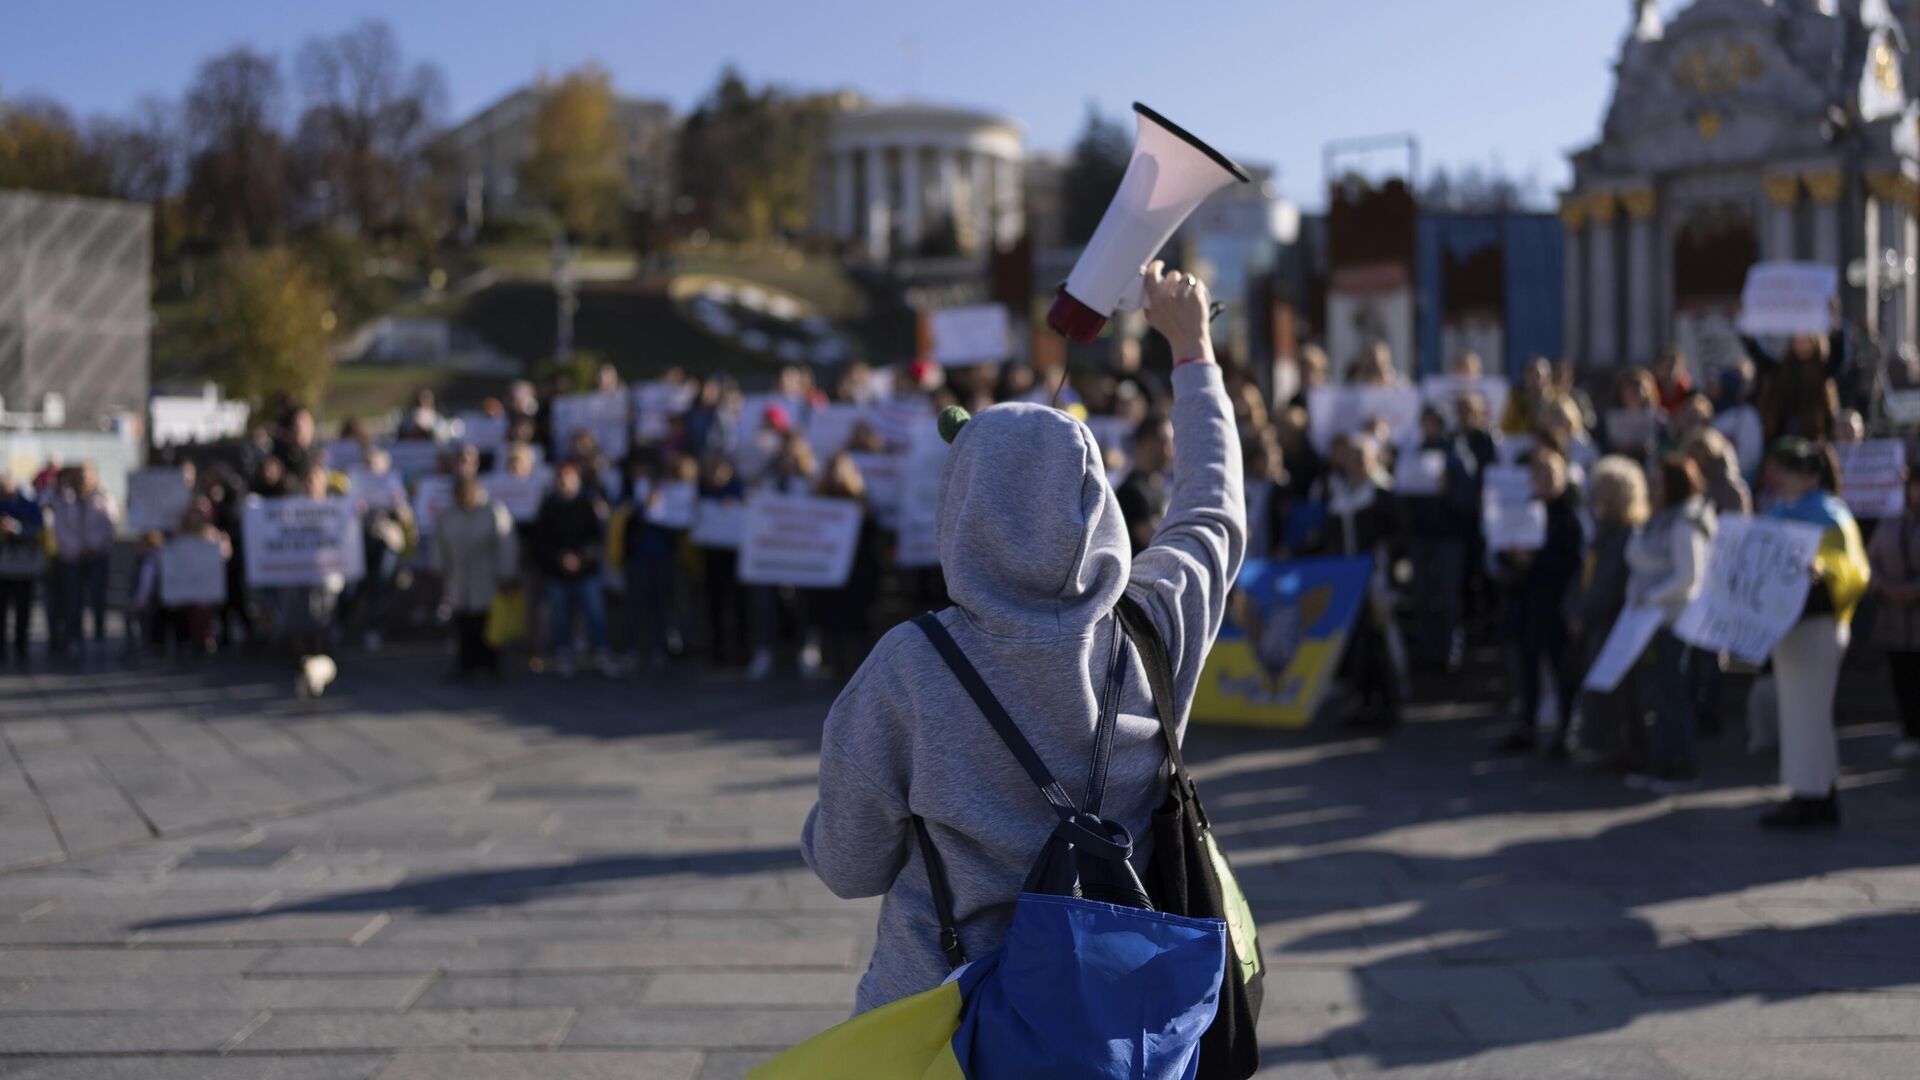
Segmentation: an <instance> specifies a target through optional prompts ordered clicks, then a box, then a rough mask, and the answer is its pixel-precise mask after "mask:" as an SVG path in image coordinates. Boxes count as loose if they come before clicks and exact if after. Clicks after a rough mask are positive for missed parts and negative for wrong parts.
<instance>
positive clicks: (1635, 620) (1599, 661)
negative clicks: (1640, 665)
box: [1580, 607, 1666, 694]
mask: <svg viewBox="0 0 1920 1080" xmlns="http://www.w3.org/2000/svg"><path fill="white" fill-rule="evenodd" d="M1665 619H1666V615H1665V613H1663V612H1662V611H1661V610H1660V609H1659V608H1648V607H1630V608H1627V609H1625V610H1623V611H1622V612H1620V617H1619V618H1617V619H1615V620H1613V630H1612V631H1611V632H1609V633H1608V634H1607V640H1606V641H1605V642H1604V643H1603V644H1602V645H1601V646H1600V654H1599V655H1598V656H1595V657H1594V658H1593V666H1592V667H1590V668H1588V669H1587V678H1586V681H1584V682H1582V683H1581V684H1580V687H1581V689H1583V690H1592V691H1594V692H1595V693H1600V694H1611V693H1613V690H1614V688H1615V687H1617V686H1619V685H1620V680H1621V679H1623V678H1626V675H1627V672H1629V671H1632V670H1633V665H1634V664H1635V663H1637V662H1638V661H1639V659H1640V654H1641V653H1643V652H1646V651H1647V643H1648V642H1650V641H1652V640H1653V635H1654V634H1655V633H1656V632H1657V631H1658V630H1659V629H1660V624H1661V623H1662V622H1663V621H1665Z"/></svg>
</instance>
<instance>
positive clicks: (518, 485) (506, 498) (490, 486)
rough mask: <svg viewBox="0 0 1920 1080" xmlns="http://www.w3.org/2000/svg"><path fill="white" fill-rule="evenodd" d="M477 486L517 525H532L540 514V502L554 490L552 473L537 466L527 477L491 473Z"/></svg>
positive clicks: (541, 466)
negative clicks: (480, 486) (481, 486)
mask: <svg viewBox="0 0 1920 1080" xmlns="http://www.w3.org/2000/svg"><path fill="white" fill-rule="evenodd" d="M480 482H481V484H482V485H483V486H485V487H486V489H487V494H488V495H490V496H492V497H493V501H494V502H497V503H499V504H500V505H501V506H504V507H506V509H507V516H509V517H511V518H513V520H514V521H515V522H516V523H519V522H525V521H532V520H533V519H534V518H535V517H536V516H538V515H539V513H540V500H541V499H544V498H546V497H547V491H548V490H549V489H551V488H552V487H553V470H552V469H549V468H547V467H546V466H545V465H538V466H535V467H534V470H533V472H531V473H529V474H527V475H526V476H513V475H509V474H507V473H493V474H491V475H489V476H486V477H483V478H481V481H480Z"/></svg>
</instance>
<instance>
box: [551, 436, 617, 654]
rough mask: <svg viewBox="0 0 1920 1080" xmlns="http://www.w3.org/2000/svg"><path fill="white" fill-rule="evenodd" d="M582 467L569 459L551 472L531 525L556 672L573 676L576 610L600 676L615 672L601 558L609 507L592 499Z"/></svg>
mask: <svg viewBox="0 0 1920 1080" xmlns="http://www.w3.org/2000/svg"><path fill="white" fill-rule="evenodd" d="M580 474H581V467H580V464H579V463H578V462H576V461H574V460H572V459H571V458H569V459H568V460H565V461H562V462H561V463H560V464H559V465H557V466H556V467H555V468H554V471H553V491H552V492H551V493H550V494H549V495H548V496H547V497H546V499H545V501H543V502H542V503H541V504H540V513H539V515H538V516H537V517H535V518H534V522H533V545H534V558H535V559H536V560H538V561H539V563H540V573H541V576H542V577H544V578H545V579H546V582H547V602H548V604H549V605H550V606H551V608H552V612H553V655H554V670H555V671H556V672H557V673H558V674H559V675H560V677H561V678H563V679H570V678H572V677H573V645H574V612H575V610H576V609H577V610H578V611H579V614H580V617H581V619H582V621H584V622H585V623H586V624H587V641H588V643H589V645H590V646H591V647H592V649H593V654H594V659H595V662H596V663H597V665H598V666H599V668H600V673H601V674H603V675H606V676H609V677H611V676H612V675H614V674H616V673H617V670H618V669H617V668H616V667H615V666H614V663H613V657H612V655H611V654H610V653H608V651H607V608H606V599H605V596H604V595H603V593H602V592H601V585H600V560H601V557H602V554H603V551H602V545H603V543H604V542H605V539H606V520H605V513H606V511H605V508H604V507H603V506H602V505H601V504H600V502H599V501H598V500H596V499H594V498H593V497H592V496H590V495H589V494H588V493H587V491H586V489H585V487H584V485H583V482H582V480H581V475H580Z"/></svg>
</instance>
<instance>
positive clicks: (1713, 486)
mask: <svg viewBox="0 0 1920 1080" xmlns="http://www.w3.org/2000/svg"><path fill="white" fill-rule="evenodd" d="M1681 445H1682V449H1684V450H1685V451H1686V454H1687V456H1688V457H1689V458H1692V459H1693V463H1694V465H1696V466H1698V467H1699V469H1700V478H1701V479H1702V480H1703V481H1705V482H1706V485H1707V488H1706V496H1707V501H1708V502H1710V503H1712V504H1713V508H1714V510H1715V511H1716V512H1718V513H1722V514H1751V513H1753V492H1752V490H1750V489H1749V488H1748V487H1747V482H1746V480H1745V479H1744V478H1743V477H1741V475H1740V459H1739V456H1738V454H1736V453H1735V451H1734V449H1733V442H1732V441H1731V440H1729V439H1728V438H1727V437H1726V436H1725V435H1723V434H1721V433H1720V431H1719V430H1718V429H1716V428H1712V427H1698V428H1694V429H1693V430H1692V431H1690V432H1688V433H1687V438H1686V441H1685V442H1684V443H1682V444H1681Z"/></svg>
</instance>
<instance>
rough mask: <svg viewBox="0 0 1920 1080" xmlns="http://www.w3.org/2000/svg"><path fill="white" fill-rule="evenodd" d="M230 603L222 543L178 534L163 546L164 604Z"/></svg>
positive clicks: (161, 569) (161, 550)
mask: <svg viewBox="0 0 1920 1080" xmlns="http://www.w3.org/2000/svg"><path fill="white" fill-rule="evenodd" d="M226 602H227V560H226V558H225V557H224V556H223V555H221V553H220V542H219V541H218V540H209V539H207V538H206V537H204V536H176V537H174V538H173V539H171V540H169V541H167V545H166V546H165V547H163V548H161V549H160V606H162V607H170V608H175V607H189V606H194V605H199V604H209V605H213V606H216V607H217V606H219V605H221V604H224V603H226Z"/></svg>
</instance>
